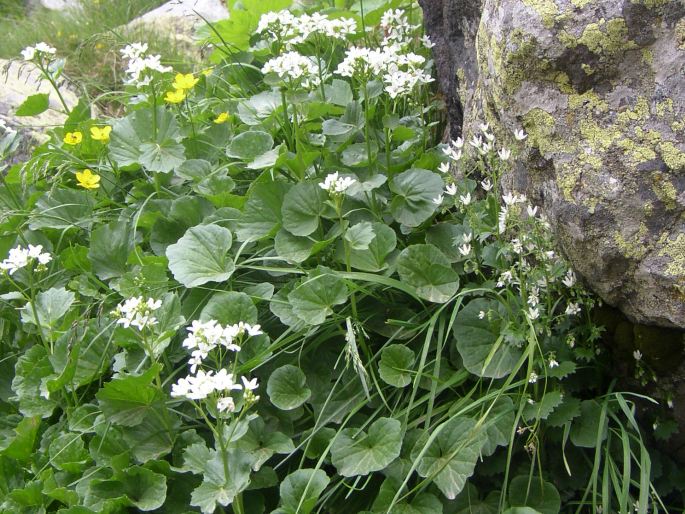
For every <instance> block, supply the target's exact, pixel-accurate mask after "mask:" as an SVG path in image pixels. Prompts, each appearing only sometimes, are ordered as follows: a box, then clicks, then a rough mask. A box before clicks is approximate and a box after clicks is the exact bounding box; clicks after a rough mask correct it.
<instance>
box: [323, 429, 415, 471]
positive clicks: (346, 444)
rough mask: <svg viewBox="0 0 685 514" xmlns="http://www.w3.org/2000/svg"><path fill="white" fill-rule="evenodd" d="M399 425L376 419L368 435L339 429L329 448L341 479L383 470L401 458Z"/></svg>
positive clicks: (354, 430) (353, 430)
mask: <svg viewBox="0 0 685 514" xmlns="http://www.w3.org/2000/svg"><path fill="white" fill-rule="evenodd" d="M401 447H402V424H401V423H400V422H399V421H398V420H396V419H392V418H378V419H377V420H376V421H374V422H373V423H372V424H371V426H370V427H369V431H368V433H365V432H361V431H359V430H358V429H356V428H346V429H344V430H341V431H340V433H339V434H338V437H337V438H336V439H335V442H334V443H333V446H332V447H331V460H332V462H333V465H334V466H335V467H336V468H337V470H338V473H340V474H341V475H342V476H344V477H353V476H357V475H368V474H369V473H371V472H373V471H380V470H382V469H385V468H386V467H387V466H388V465H390V463H392V461H394V460H395V459H396V458H397V457H399V455H400V449H401Z"/></svg>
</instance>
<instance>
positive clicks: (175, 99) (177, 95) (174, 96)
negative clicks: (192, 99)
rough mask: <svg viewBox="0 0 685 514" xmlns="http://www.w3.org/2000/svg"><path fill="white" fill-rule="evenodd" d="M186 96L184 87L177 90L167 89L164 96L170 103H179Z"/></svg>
mask: <svg viewBox="0 0 685 514" xmlns="http://www.w3.org/2000/svg"><path fill="white" fill-rule="evenodd" d="M185 97H186V92H185V91H184V90H183V89H176V90H175V91H167V92H166V96H165V97H164V101H165V102H169V103H170V104H179V103H181V102H182V101H183V100H184V99H185Z"/></svg>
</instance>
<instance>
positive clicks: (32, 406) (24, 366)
mask: <svg viewBox="0 0 685 514" xmlns="http://www.w3.org/2000/svg"><path fill="white" fill-rule="evenodd" d="M52 373H53V370H52V366H51V365H50V360H49V359H48V355H47V352H46V351H45V348H44V347H43V346H42V345H35V346H32V347H31V348H29V349H28V350H27V351H26V353H24V355H22V356H21V357H19V359H18V360H17V364H16V366H15V371H14V378H13V379H12V390H13V391H14V393H15V394H16V395H17V399H18V400H19V412H21V413H22V414H23V415H24V416H41V417H43V418H47V417H50V415H52V411H53V410H54V408H55V406H56V405H57V402H56V401H55V400H52V399H50V398H49V396H48V394H47V391H45V390H44V389H43V387H42V382H43V379H44V378H46V377H49V376H50V375H52Z"/></svg>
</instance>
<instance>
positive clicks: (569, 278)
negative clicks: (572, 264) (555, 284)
mask: <svg viewBox="0 0 685 514" xmlns="http://www.w3.org/2000/svg"><path fill="white" fill-rule="evenodd" d="M561 283H562V284H564V285H565V286H566V287H569V288H571V287H573V286H574V285H575V283H576V274H575V273H574V272H573V270H568V271H567V272H566V276H565V277H564V278H562V279H561Z"/></svg>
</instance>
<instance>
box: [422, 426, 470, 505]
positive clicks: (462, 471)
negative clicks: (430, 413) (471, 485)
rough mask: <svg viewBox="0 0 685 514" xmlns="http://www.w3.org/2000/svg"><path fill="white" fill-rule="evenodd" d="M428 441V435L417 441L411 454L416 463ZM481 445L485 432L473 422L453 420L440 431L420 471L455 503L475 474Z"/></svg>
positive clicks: (427, 451)
mask: <svg viewBox="0 0 685 514" xmlns="http://www.w3.org/2000/svg"><path fill="white" fill-rule="evenodd" d="M431 433H432V434H435V431H432V432H431ZM428 439H429V437H428V433H425V434H424V435H423V436H422V437H421V438H420V439H419V440H418V441H417V443H416V445H415V446H414V449H413V450H412V452H411V457H412V459H413V460H417V459H418V458H419V455H420V452H421V451H422V450H423V448H424V447H425V445H426V444H427V443H428ZM482 443H483V436H482V433H481V432H480V431H478V430H477V425H476V422H475V421H474V420H472V419H471V418H466V417H454V418H452V419H450V420H449V421H447V422H446V423H445V424H443V425H441V430H440V432H439V433H438V434H437V436H436V437H435V438H434V439H433V441H432V443H430V445H429V446H428V448H427V449H426V451H425V453H424V454H423V457H421V459H420V460H419V463H418V467H417V471H418V473H419V475H420V476H422V477H424V478H430V479H432V480H433V482H434V483H435V485H437V486H438V489H440V491H442V494H444V495H445V497H447V498H448V499H450V500H453V499H454V498H455V497H456V496H457V494H459V493H460V492H461V490H462V489H463V488H464V484H466V479H467V478H469V477H470V476H471V475H472V474H473V470H474V469H475V467H476V462H477V461H478V458H479V457H480V449H481V446H482Z"/></svg>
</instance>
